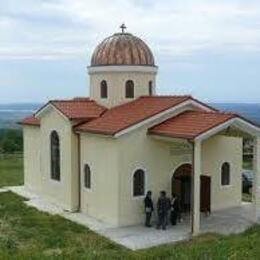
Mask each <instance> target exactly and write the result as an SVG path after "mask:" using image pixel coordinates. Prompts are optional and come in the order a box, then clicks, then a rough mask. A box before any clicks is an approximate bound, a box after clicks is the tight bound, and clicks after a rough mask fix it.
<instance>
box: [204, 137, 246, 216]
mask: <svg viewBox="0 0 260 260" xmlns="http://www.w3.org/2000/svg"><path fill="white" fill-rule="evenodd" d="M242 160H243V159H242V138H237V137H227V136H215V137H212V138H210V139H208V140H207V141H205V142H204V143H203V144H202V169H203V172H202V174H204V175H210V176H211V210H212V211H214V210H220V209H225V208H228V207H235V206H239V205H240V204H241V196H242V186H241V185H242V183H241V181H242V177H241V174H242ZM224 162H228V163H229V164H230V166H231V168H230V169H231V175H230V177H231V183H230V185H229V186H222V185H221V166H222V164H223V163H224Z"/></svg>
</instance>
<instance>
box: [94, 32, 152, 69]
mask: <svg viewBox="0 0 260 260" xmlns="http://www.w3.org/2000/svg"><path fill="white" fill-rule="evenodd" d="M121 28H122V27H121ZM123 28H125V27H123ZM123 28H122V33H115V34H113V35H111V36H109V37H108V38H106V39H104V40H103V41H102V42H101V43H100V44H99V45H98V46H97V47H96V49H95V51H94V53H93V55H92V58H91V66H106V65H142V66H155V64H154V57H153V54H152V52H151V50H150V48H149V47H148V46H147V44H146V43H145V42H144V41H143V40H141V39H140V38H138V37H136V36H134V35H132V34H131V33H125V32H124V29H123Z"/></svg>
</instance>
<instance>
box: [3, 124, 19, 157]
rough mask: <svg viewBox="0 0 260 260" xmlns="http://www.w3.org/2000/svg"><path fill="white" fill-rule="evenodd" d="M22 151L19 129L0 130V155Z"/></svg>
mask: <svg viewBox="0 0 260 260" xmlns="http://www.w3.org/2000/svg"><path fill="white" fill-rule="evenodd" d="M22 151H23V133H22V131H21V130H20V129H0V154H1V153H19V152H22Z"/></svg>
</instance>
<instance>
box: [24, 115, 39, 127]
mask: <svg viewBox="0 0 260 260" xmlns="http://www.w3.org/2000/svg"><path fill="white" fill-rule="evenodd" d="M21 124H22V125H33V126H40V120H39V119H37V118H36V117H35V116H34V115H32V116H28V117H26V118H24V119H23V120H22V122H21Z"/></svg>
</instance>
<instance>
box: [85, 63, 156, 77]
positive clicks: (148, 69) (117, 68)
mask: <svg viewBox="0 0 260 260" xmlns="http://www.w3.org/2000/svg"><path fill="white" fill-rule="evenodd" d="M157 71H158V68H157V67H154V66H138V65H137V66H135V65H134V66H128V65H110V66H109V65H108V66H96V67H95V66H93V67H91V66H90V67H88V73H89V74H90V75H91V74H95V73H100V72H143V73H151V74H157Z"/></svg>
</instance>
